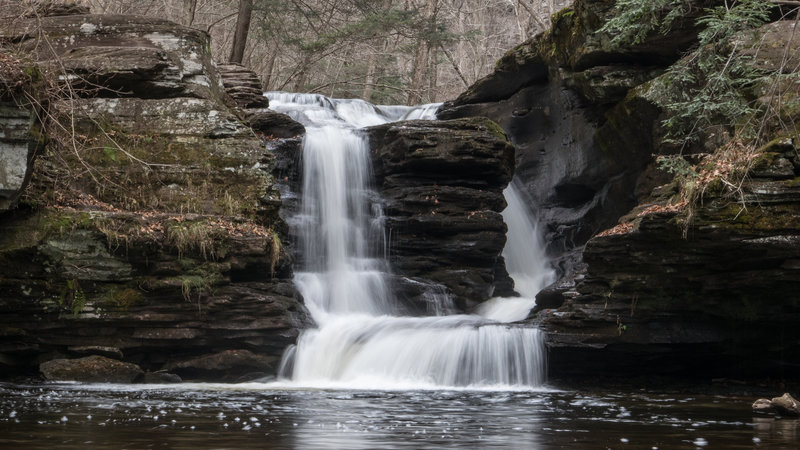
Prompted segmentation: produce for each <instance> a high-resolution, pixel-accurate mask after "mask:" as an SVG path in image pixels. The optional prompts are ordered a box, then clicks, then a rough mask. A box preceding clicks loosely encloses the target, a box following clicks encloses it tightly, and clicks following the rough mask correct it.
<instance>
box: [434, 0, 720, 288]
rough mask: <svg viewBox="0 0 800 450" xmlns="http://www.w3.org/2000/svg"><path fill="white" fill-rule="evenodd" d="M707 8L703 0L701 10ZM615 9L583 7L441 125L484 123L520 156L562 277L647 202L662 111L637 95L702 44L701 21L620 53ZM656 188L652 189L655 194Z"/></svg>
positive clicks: (563, 16)
mask: <svg viewBox="0 0 800 450" xmlns="http://www.w3.org/2000/svg"><path fill="white" fill-rule="evenodd" d="M706 3H707V2H703V1H702V0H698V2H697V8H698V9H697V10H695V9H692V11H702V7H703V5H705V4H706ZM613 4H614V2H609V1H598V0H578V1H576V2H575V5H574V7H573V8H568V9H565V10H563V11H561V12H559V13H558V14H556V15H555V16H554V17H553V20H554V23H553V27H552V29H551V30H549V31H548V32H546V33H543V34H540V35H538V36H535V37H534V38H532V39H531V40H529V41H527V42H525V43H523V44H521V45H520V46H518V47H516V48H514V49H512V50H511V51H509V52H508V53H507V54H506V55H505V56H504V57H503V58H502V59H500V61H498V63H497V68H496V70H495V71H494V72H493V73H491V74H489V75H487V76H486V77H485V78H484V79H482V80H479V81H478V82H476V83H475V84H474V85H473V86H471V87H470V88H469V89H468V90H467V91H466V92H465V93H464V94H462V95H461V96H459V97H458V98H457V99H456V100H454V101H453V102H448V103H445V105H444V106H443V108H442V109H441V110H440V111H439V113H438V117H439V118H440V119H452V118H458V117H473V116H485V117H489V118H491V119H492V120H494V121H496V122H497V123H498V124H500V126H502V127H503V129H504V130H505V131H506V133H508V136H509V139H510V140H511V142H512V143H513V144H514V146H515V147H516V148H517V152H516V166H517V169H516V172H515V175H516V176H517V177H518V178H519V179H520V181H521V182H522V183H521V185H522V186H523V187H524V189H525V191H526V194H527V196H528V198H530V199H532V201H533V203H534V204H533V205H532V206H533V210H534V211H536V212H537V214H538V217H539V220H540V222H541V223H542V224H544V225H545V226H544V227H542V229H543V230H544V233H545V241H546V242H547V243H548V254H549V255H550V256H551V258H553V259H554V263H555V265H556V266H557V268H558V271H559V273H560V274H561V275H568V274H569V273H571V272H573V271H574V270H575V269H576V268H577V267H579V266H580V260H581V257H580V252H581V249H582V246H583V245H584V244H585V243H586V242H587V241H588V240H589V238H591V237H592V236H593V235H594V234H595V233H597V232H599V231H601V230H604V229H606V228H608V227H610V226H612V225H614V224H615V223H616V221H617V219H618V218H619V217H620V216H621V215H623V214H624V213H625V212H627V211H628V210H630V208H632V207H633V206H634V205H635V204H636V203H637V201H638V200H639V198H640V197H641V191H642V189H640V188H639V185H640V184H642V181H641V180H640V177H641V175H642V173H643V172H644V171H645V169H646V167H647V165H648V163H649V161H650V159H651V157H650V155H651V154H652V153H653V151H652V138H651V137H650V131H651V129H652V128H653V126H654V124H655V123H656V119H657V118H658V111H657V110H655V111H653V109H652V108H648V107H647V105H639V104H636V105H633V106H631V105H629V104H627V103H626V102H624V101H623V100H624V98H625V96H626V94H627V93H628V91H629V89H631V88H633V87H635V86H637V85H640V84H641V83H643V82H645V81H647V80H650V79H652V78H653V77H655V76H657V75H659V74H660V73H661V72H662V71H663V70H664V69H665V68H666V67H667V66H668V65H669V64H670V63H671V62H673V61H675V60H677V59H678V58H679V57H680V56H681V54H682V52H683V51H684V50H685V49H687V48H688V47H689V46H690V45H691V44H692V42H693V41H694V38H695V36H696V32H697V30H696V29H695V27H694V25H693V22H694V19H693V18H692V17H687V18H686V19H685V20H681V21H679V23H676V24H675V25H674V26H673V27H672V29H671V30H670V32H669V34H667V35H666V36H661V35H660V34H659V33H657V32H654V33H652V35H650V36H648V37H647V38H646V39H645V41H644V42H643V43H641V44H639V45H635V46H633V45H632V46H622V47H619V46H614V45H612V44H611V39H612V37H613V36H611V35H609V34H607V33H598V32H597V30H599V29H600V28H601V27H602V25H603V24H604V23H605V22H606V21H607V20H609V19H610V18H611V17H612V15H613V9H612V7H613ZM650 187H652V186H650Z"/></svg>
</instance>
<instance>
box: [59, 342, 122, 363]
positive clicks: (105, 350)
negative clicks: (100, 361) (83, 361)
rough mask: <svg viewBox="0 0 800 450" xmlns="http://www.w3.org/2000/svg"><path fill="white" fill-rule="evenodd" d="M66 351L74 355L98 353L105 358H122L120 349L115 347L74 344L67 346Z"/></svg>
mask: <svg viewBox="0 0 800 450" xmlns="http://www.w3.org/2000/svg"><path fill="white" fill-rule="evenodd" d="M67 351H68V352H70V353H72V354H75V355H99V356H105V357H106V358H111V359H119V360H122V358H123V356H122V350H120V349H118V348H116V347H103V346H100V345H80V346H78V345H76V346H73V347H67Z"/></svg>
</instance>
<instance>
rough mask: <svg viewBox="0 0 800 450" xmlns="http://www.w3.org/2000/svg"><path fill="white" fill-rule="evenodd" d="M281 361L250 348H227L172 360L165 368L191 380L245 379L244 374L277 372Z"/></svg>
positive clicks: (254, 376)
mask: <svg viewBox="0 0 800 450" xmlns="http://www.w3.org/2000/svg"><path fill="white" fill-rule="evenodd" d="M279 362H280V358H275V357H269V356H264V355H257V354H255V353H253V352H251V351H249V350H225V351H222V352H219V353H214V354H208V355H201V356H197V357H194V358H191V359H187V360H181V361H174V362H170V363H168V364H167V365H166V366H165V368H166V370H169V371H171V372H175V373H177V374H179V375H180V376H181V377H182V378H183V379H189V380H191V379H198V378H199V379H203V380H209V379H213V380H217V381H244V380H242V379H241V377H242V375H243V374H258V375H252V377H253V378H260V377H263V376H264V372H267V373H275V370H277V364H278V363H279Z"/></svg>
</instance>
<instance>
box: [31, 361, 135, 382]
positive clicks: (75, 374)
mask: <svg viewBox="0 0 800 450" xmlns="http://www.w3.org/2000/svg"><path fill="white" fill-rule="evenodd" d="M39 370H41V372H42V375H43V376H44V378H45V379H46V380H49V381H80V382H84V383H133V382H134V381H136V380H137V379H138V378H140V377H141V376H143V375H144V372H143V371H142V369H141V368H140V367H139V366H137V365H136V364H131V363H125V362H122V361H117V360H115V359H111V358H106V357H104V356H98V355H94V356H87V357H85V358H78V359H53V360H50V361H47V362H44V363H42V364H41V365H40V366H39Z"/></svg>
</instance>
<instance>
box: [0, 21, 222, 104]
mask: <svg viewBox="0 0 800 450" xmlns="http://www.w3.org/2000/svg"><path fill="white" fill-rule="evenodd" d="M41 34H45V35H47V37H48V45H39V43H40V39H39V36H40V35H41ZM0 41H3V42H11V43H13V46H12V47H11V48H13V49H14V50H16V51H17V52H21V53H25V54H27V55H30V57H31V58H32V59H34V60H35V61H37V62H39V64H40V65H41V66H42V70H43V72H45V74H46V75H47V76H53V77H57V76H62V77H64V78H66V79H69V80H71V82H72V84H73V87H74V88H75V89H77V90H78V93H79V94H82V95H83V96H87V97H88V96H91V97H98V96H99V97H137V98H168V97H195V98H214V99H221V98H222V95H223V94H222V85H221V82H220V79H219V76H218V74H217V71H216V70H215V69H214V66H213V64H212V62H211V54H210V52H209V49H210V42H209V36H208V34H207V33H205V32H203V31H200V30H197V29H194V28H188V27H183V26H181V25H178V24H176V23H173V22H170V21H167V20H162V19H155V18H152V17H148V18H143V17H135V16H123V15H93V14H83V15H59V16H46V17H36V18H30V19H21V20H17V21H13V22H7V23H4V24H0ZM62 72H66V73H62Z"/></svg>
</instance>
